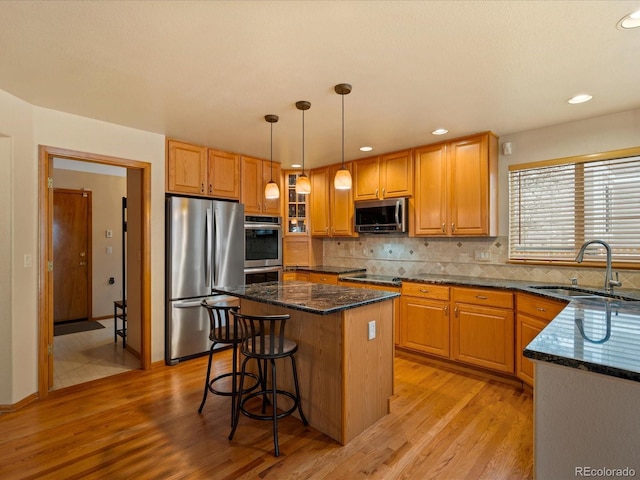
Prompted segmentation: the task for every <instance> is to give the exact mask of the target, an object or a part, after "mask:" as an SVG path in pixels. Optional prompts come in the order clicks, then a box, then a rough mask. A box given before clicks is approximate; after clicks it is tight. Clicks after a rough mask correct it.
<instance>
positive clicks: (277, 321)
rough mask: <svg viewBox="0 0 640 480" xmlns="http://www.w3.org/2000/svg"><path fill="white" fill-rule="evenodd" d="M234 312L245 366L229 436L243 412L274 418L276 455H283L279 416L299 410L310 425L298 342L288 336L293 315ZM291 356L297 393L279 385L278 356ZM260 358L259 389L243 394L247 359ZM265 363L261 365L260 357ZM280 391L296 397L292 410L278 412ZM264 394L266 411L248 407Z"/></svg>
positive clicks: (305, 422) (305, 423) (246, 374)
mask: <svg viewBox="0 0 640 480" xmlns="http://www.w3.org/2000/svg"><path fill="white" fill-rule="evenodd" d="M231 314H232V315H233V316H234V317H235V318H236V319H237V320H238V325H239V326H240V329H241V330H242V337H243V340H242V343H241V344H240V351H241V352H242V354H243V355H244V357H245V358H244V360H243V361H242V369H241V371H240V388H239V390H238V392H239V393H238V406H237V407H236V409H235V417H234V420H233V423H232V429H231V433H230V434H229V440H232V439H233V435H234V433H235V431H236V428H237V427H238V420H239V417H240V412H242V413H243V414H244V415H246V416H247V417H250V418H254V419H256V420H271V421H272V422H273V445H274V450H275V456H276V457H278V456H280V447H279V445H278V420H279V419H281V418H283V417H286V416H287V415H291V414H292V413H293V412H295V411H296V410H298V412H299V413H300V418H301V420H302V423H303V424H304V425H309V422H307V419H306V417H305V416H304V413H302V406H301V405H300V388H299V385H298V371H297V369H296V359H295V356H294V354H295V353H296V352H297V351H298V344H297V343H296V342H294V341H292V340H288V339H287V338H285V336H284V328H285V325H286V321H287V320H288V319H289V317H290V316H289V315H267V316H261V315H245V314H242V313H239V312H238V311H234V310H232V311H231ZM285 357H289V358H290V359H291V367H292V369H293V383H294V385H295V395H294V394H293V393H291V392H287V391H285V390H279V389H278V388H277V380H276V363H275V360H276V359H278V358H285ZM252 358H253V359H256V360H257V363H258V371H259V372H260V374H259V375H260V385H261V389H260V390H259V391H256V392H253V393H250V394H249V395H247V396H245V397H243V394H244V393H246V390H245V391H243V386H244V379H245V376H248V375H250V373H247V363H248V361H249V360H251V359H252ZM261 360H262V362H263V367H262V368H261V367H260V363H261V362H260V361H261ZM267 360H268V361H269V362H270V363H271V387H270V388H267V371H268V370H267ZM278 395H284V396H287V397H289V398H290V399H292V400H293V406H292V407H291V408H289V409H288V410H286V411H284V412H281V413H278ZM259 396H262V414H257V413H253V412H251V411H249V410H248V409H247V408H245V404H246V402H247V401H248V400H250V399H252V398H255V397H259ZM268 404H271V410H272V411H271V413H265V412H266V406H267V405H268Z"/></svg>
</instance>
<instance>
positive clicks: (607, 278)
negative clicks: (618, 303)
mask: <svg viewBox="0 0 640 480" xmlns="http://www.w3.org/2000/svg"><path fill="white" fill-rule="evenodd" d="M596 243H599V244H600V245H602V246H603V247H604V249H605V250H606V251H607V270H606V272H605V274H604V291H605V292H607V293H613V287H620V286H621V285H622V282H620V281H619V280H620V278H619V277H618V272H616V279H615V280H614V279H613V271H612V268H611V246H610V245H609V244H608V243H607V242H605V241H604V240H589V241H588V242H584V243H583V244H582V247H580V252H578V255H577V256H576V262H578V263H582V258H583V257H584V251H585V250H586V249H587V247H588V246H589V245H593V244H596Z"/></svg>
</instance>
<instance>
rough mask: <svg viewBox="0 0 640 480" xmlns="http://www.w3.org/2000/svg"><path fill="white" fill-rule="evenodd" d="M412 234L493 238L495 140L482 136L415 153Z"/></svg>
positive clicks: (495, 172)
mask: <svg viewBox="0 0 640 480" xmlns="http://www.w3.org/2000/svg"><path fill="white" fill-rule="evenodd" d="M414 157H415V187H416V188H415V198H413V199H411V201H410V208H411V210H412V212H413V222H411V223H410V229H411V233H412V235H425V236H495V235H497V207H498V205H497V181H498V139H497V137H496V136H495V135H494V134H493V133H491V132H487V133H484V134H480V135H474V136H471V137H465V138H461V139H457V140H454V141H452V142H447V143H441V144H436V145H429V146H426V147H421V148H417V149H415V151H414Z"/></svg>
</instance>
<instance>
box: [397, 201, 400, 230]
mask: <svg viewBox="0 0 640 480" xmlns="http://www.w3.org/2000/svg"><path fill="white" fill-rule="evenodd" d="M396 227H397V228H398V229H400V200H397V201H396Z"/></svg>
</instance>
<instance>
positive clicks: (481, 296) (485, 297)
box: [476, 295, 488, 300]
mask: <svg viewBox="0 0 640 480" xmlns="http://www.w3.org/2000/svg"><path fill="white" fill-rule="evenodd" d="M476 298H478V299H480V300H486V299H487V298H488V297H487V296H486V295H476Z"/></svg>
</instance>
